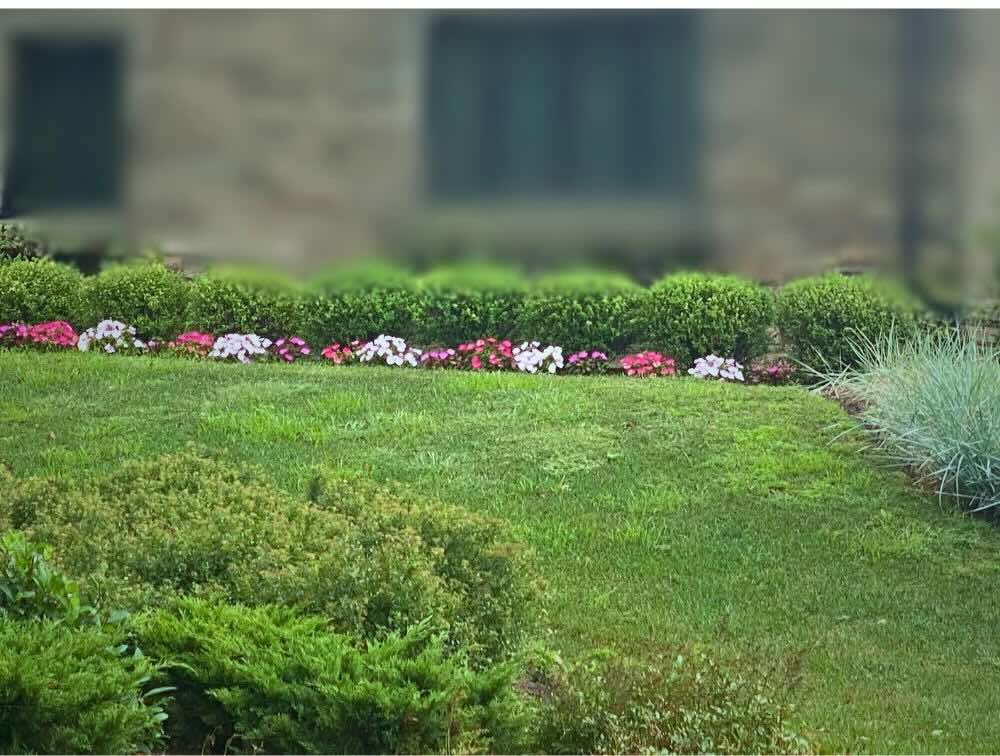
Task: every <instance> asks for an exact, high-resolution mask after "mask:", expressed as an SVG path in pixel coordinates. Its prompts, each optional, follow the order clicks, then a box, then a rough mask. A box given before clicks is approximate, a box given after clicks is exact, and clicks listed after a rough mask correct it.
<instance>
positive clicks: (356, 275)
mask: <svg viewBox="0 0 1000 756" xmlns="http://www.w3.org/2000/svg"><path fill="white" fill-rule="evenodd" d="M412 283H413V273H412V272H411V271H409V270H407V269H406V268H403V267H400V266H398V265H396V264H394V263H392V262H390V261H388V260H383V259H377V258H374V259H361V260H348V261H344V262H341V263H339V264H337V265H334V266H331V267H329V268H326V269H324V270H321V271H320V272H318V273H316V274H314V275H313V276H312V277H310V279H309V283H308V287H309V289H310V290H311V291H312V292H313V293H315V294H321V295H323V296H334V295H337V294H343V293H345V292H361V291H372V290H374V289H399V288H406V287H408V286H410V285H411V284H412Z"/></svg>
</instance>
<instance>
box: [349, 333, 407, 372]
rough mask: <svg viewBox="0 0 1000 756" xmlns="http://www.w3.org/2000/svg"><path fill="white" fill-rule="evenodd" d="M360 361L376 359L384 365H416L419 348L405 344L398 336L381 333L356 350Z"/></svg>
mask: <svg viewBox="0 0 1000 756" xmlns="http://www.w3.org/2000/svg"><path fill="white" fill-rule="evenodd" d="M356 354H357V355H358V360H359V361H361V362H371V361H372V360H374V359H376V358H377V359H378V360H380V361H382V362H384V363H385V364H386V365H391V366H394V367H395V366H402V365H410V366H412V367H417V365H418V363H419V360H418V358H419V357H420V355H421V350H419V349H414V348H412V347H410V346H407V344H406V341H404V340H403V339H401V338H399V337H398V336H387V335H386V334H384V333H382V334H379V335H378V336H376V337H375V338H374V339H372V340H371V341H369V342H367V343H365V344H362V345H361V347H360V348H359V349H358V351H357V352H356Z"/></svg>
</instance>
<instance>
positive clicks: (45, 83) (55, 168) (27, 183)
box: [3, 38, 123, 216]
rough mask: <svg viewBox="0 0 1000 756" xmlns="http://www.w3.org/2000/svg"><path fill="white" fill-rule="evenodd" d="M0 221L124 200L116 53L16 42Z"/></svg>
mask: <svg viewBox="0 0 1000 756" xmlns="http://www.w3.org/2000/svg"><path fill="white" fill-rule="evenodd" d="M10 53H11V73H12V85H13V90H12V106H13V112H12V122H11V126H10V141H9V143H8V145H7V148H8V149H7V165H6V171H5V173H6V176H5V180H4V187H3V190H4V191H3V214H4V215H5V216H11V215H22V214H24V213H32V212H38V211H48V210H76V209H91V208H108V207H113V206H114V205H116V204H117V203H118V202H119V200H120V195H121V167H122V166H121V163H122V155H123V148H122V139H123V133H122V132H123V129H122V123H121V85H122V63H121V52H120V49H119V47H118V46H117V45H116V44H114V43H108V42H103V41H98V42H95V41H63V40H58V39H56V40H52V39H36V38H30V39H16V40H14V42H13V43H12V49H11V50H10Z"/></svg>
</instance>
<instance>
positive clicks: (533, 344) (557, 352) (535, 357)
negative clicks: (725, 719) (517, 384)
mask: <svg viewBox="0 0 1000 756" xmlns="http://www.w3.org/2000/svg"><path fill="white" fill-rule="evenodd" d="M513 360H514V366H515V367H516V368H517V369H518V370H520V371H521V372H523V373H537V372H538V371H540V370H541V371H544V372H547V373H552V374H555V373H556V371H558V370H560V369H562V366H563V354H562V347H559V346H551V345H549V346H546V347H542V345H541V344H540V343H539V342H537V341H525V342H523V343H522V344H521V345H520V346H516V347H514V349H513Z"/></svg>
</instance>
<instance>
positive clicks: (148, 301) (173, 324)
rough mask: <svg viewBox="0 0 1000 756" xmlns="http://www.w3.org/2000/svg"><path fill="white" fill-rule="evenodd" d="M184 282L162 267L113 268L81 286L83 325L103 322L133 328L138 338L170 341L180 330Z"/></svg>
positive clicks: (186, 292) (184, 306) (185, 294)
mask: <svg viewBox="0 0 1000 756" xmlns="http://www.w3.org/2000/svg"><path fill="white" fill-rule="evenodd" d="M188 295H189V287H188V282H187V280H186V279H185V278H184V277H183V276H182V275H181V274H180V273H177V272H176V271H173V270H170V269H169V268H167V267H165V266H164V265H163V264H162V263H158V262H152V263H151V262H139V263H130V264H126V265H115V266H112V267H110V268H108V269H107V270H104V271H102V272H101V273H100V274H98V275H96V276H92V277H89V278H87V279H86V280H85V283H84V300H85V302H84V304H85V307H84V309H85V312H86V323H87V325H88V326H92V325H94V324H96V323H98V322H99V321H101V320H104V319H106V318H109V319H112V320H120V321H122V322H124V323H127V324H128V325H132V326H135V328H136V330H137V331H138V333H139V335H140V337H141V338H146V339H169V338H173V337H174V336H176V335H177V334H178V333H180V332H181V331H182V330H183V327H184V315H185V311H186V310H187V306H188Z"/></svg>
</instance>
